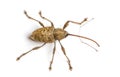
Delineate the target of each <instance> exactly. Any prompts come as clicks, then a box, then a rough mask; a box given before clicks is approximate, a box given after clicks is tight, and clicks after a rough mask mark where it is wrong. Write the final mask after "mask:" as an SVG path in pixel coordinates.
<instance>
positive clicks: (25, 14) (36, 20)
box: [24, 11, 44, 27]
mask: <svg viewBox="0 0 120 77" xmlns="http://www.w3.org/2000/svg"><path fill="white" fill-rule="evenodd" d="M24 14H25V15H26V16H27V17H28V18H29V19H31V20H34V21H36V22H38V23H39V24H40V25H41V26H42V27H44V25H43V23H41V22H40V21H38V20H36V19H34V18H32V17H30V16H29V15H28V14H27V12H26V11H24Z"/></svg>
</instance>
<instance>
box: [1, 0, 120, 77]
mask: <svg viewBox="0 0 120 77" xmlns="http://www.w3.org/2000/svg"><path fill="white" fill-rule="evenodd" d="M119 7H120V4H119V0H0V77H120V41H119V39H120V37H119V32H120V28H119V26H120V8H119ZM24 10H26V11H27V12H28V14H29V15H30V16H32V17H34V18H36V19H39V20H40V21H42V22H43V23H44V24H45V25H48V26H49V23H48V22H46V21H44V20H42V19H41V18H40V17H39V15H38V12H39V11H42V14H43V16H45V17H47V18H49V19H50V20H52V21H53V22H54V25H55V27H60V28H62V26H63V25H64V23H65V22H66V21H67V20H74V21H79V22H80V21H82V19H84V18H85V17H88V18H89V19H91V18H94V20H92V21H91V22H89V23H87V24H85V25H84V26H83V27H81V28H80V26H79V25H75V24H72V23H71V24H70V26H69V27H68V28H66V30H67V31H68V32H69V33H73V34H79V35H83V36H87V37H90V38H92V39H94V40H96V41H97V42H98V43H99V44H100V45H101V47H97V46H96V45H95V44H94V43H92V42H91V41H87V40H84V39H83V41H84V42H87V43H89V44H91V45H92V46H94V47H95V48H96V49H98V52H95V51H94V49H92V48H90V47H89V46H87V45H85V44H83V43H81V42H80V39H79V38H75V37H67V38H66V39H64V40H62V41H61V42H62V44H63V45H64V47H65V49H66V53H67V55H68V57H69V58H70V60H71V64H72V66H73V70H72V71H69V69H68V65H67V62H66V58H65V57H64V55H63V53H62V51H61V48H60V45H59V43H57V48H56V54H55V59H54V63H53V69H52V71H49V70H48V67H49V62H50V60H51V56H52V49H53V44H47V45H45V46H44V47H42V48H41V49H39V50H36V51H33V52H32V53H30V54H28V55H26V56H24V57H23V58H21V60H20V61H18V62H17V61H16V58H17V57H18V56H19V55H20V54H22V53H23V52H26V51H28V50H29V49H31V48H33V47H35V46H37V45H41V43H36V42H33V41H31V40H29V39H28V38H27V37H28V36H29V35H30V33H31V32H32V31H33V30H35V29H37V28H39V27H41V26H39V24H38V23H36V22H34V21H32V20H29V19H28V18H27V17H26V16H25V15H24V13H23V11H24Z"/></svg>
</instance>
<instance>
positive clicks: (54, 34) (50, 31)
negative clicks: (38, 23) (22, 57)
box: [30, 27, 68, 43]
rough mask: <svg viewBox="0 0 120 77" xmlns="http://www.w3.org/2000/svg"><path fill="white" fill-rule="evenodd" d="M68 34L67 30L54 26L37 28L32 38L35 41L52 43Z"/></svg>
mask: <svg viewBox="0 0 120 77" xmlns="http://www.w3.org/2000/svg"><path fill="white" fill-rule="evenodd" d="M67 35H68V33H67V31H65V30H63V29H60V28H54V27H43V28H39V29H37V30H35V31H34V32H33V33H32V35H31V36H30V39H31V40H33V41H39V42H44V43H52V42H55V41H56V40H62V39H64V38H65V37H66V36H67Z"/></svg>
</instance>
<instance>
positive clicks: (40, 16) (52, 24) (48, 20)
mask: <svg viewBox="0 0 120 77" xmlns="http://www.w3.org/2000/svg"><path fill="white" fill-rule="evenodd" d="M39 15H40V17H41V18H43V19H44V20H47V21H49V22H50V23H51V26H52V27H54V24H53V22H52V21H50V20H49V19H47V18H45V17H43V16H42V13H41V11H40V12H39Z"/></svg>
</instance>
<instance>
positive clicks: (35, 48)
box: [16, 43, 46, 61]
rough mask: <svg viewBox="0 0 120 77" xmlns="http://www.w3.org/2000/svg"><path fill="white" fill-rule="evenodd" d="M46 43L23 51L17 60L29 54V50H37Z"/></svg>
mask: <svg viewBox="0 0 120 77" xmlns="http://www.w3.org/2000/svg"><path fill="white" fill-rule="evenodd" d="M45 44H46V43H44V44H42V45H41V46H37V47H34V48H32V49H31V50H29V51H27V52H25V53H23V54H22V55H20V56H19V57H18V58H17V59H16V60H17V61H18V60H20V58H21V57H23V56H25V55H26V54H28V53H29V52H31V51H33V50H37V49H39V48H41V47H43V46H44V45H45Z"/></svg>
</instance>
